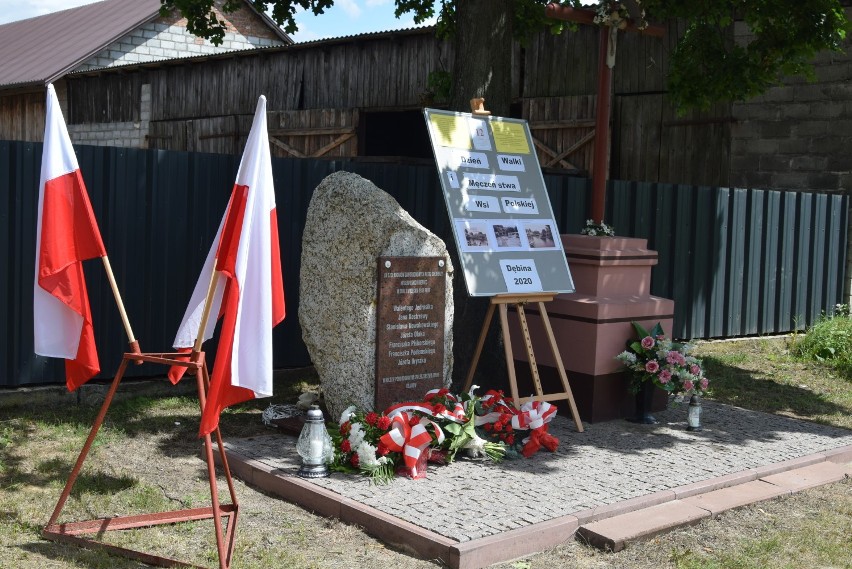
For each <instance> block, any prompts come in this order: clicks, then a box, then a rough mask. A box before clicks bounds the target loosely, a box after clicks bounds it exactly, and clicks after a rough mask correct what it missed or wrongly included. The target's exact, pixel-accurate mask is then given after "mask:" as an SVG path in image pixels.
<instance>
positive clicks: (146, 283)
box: [0, 141, 848, 386]
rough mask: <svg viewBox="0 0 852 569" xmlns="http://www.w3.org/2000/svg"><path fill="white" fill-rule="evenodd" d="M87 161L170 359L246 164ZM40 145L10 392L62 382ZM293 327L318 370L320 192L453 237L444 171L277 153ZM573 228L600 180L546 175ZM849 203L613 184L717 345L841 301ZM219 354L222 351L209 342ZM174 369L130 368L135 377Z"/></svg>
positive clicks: (105, 341)
mask: <svg viewBox="0 0 852 569" xmlns="http://www.w3.org/2000/svg"><path fill="white" fill-rule="evenodd" d="M76 150H77V155H78V159H79V162H80V167H81V170H82V172H83V177H84V179H85V181H86V184H87V187H88V190H89V195H90V197H91V200H92V206H93V208H94V210H95V215H96V216H97V219H98V221H99V224H100V228H101V233H102V235H103V238H104V242H105V244H106V246H107V251H108V252H109V256H110V260H111V263H112V266H113V269H114V271H115V275H116V279H117V281H118V285H119V288H120V290H121V291H122V295H123V297H124V301H125V305H126V307H127V312H128V314H129V315H130V320H131V324H132V325H133V326H134V332H135V335H136V336H137V338H139V340H140V342H141V344H142V348H143V349H145V350H147V351H160V350H168V349H169V347H170V345H171V342H172V340H173V338H174V334H175V331H176V330H177V327H178V324H179V323H180V320H181V318H182V317H183V311H184V309H185V307H186V302H187V300H188V298H189V295H190V293H191V291H192V288H193V287H194V286H195V282H196V279H197V278H198V275H199V272H200V269H201V265H202V264H203V262H204V258H205V256H206V254H207V252H208V250H209V248H210V245H211V243H212V240H213V236H214V235H215V233H216V230H217V228H218V224H219V222H220V220H221V218H222V215H223V213H224V210H225V206H226V204H227V200H228V196H229V195H230V191H231V186H232V184H233V180H234V178H235V175H236V171H237V168H238V165H239V157H238V156H229V155H213V154H195V153H186V152H175V151H163V150H139V149H125V148H103V147H87V146H80V147H78V148H77V149H76ZM40 165H41V144H34V143H23V142H4V141H0V195H2V198H0V255H2V259H3V265H2V266H3V268H4V273H5V275H4V276H5V278H2V279H0V386H18V385H30V384H44V383H60V382H62V380H63V378H64V368H63V364H62V362H61V361H60V360H54V359H49V358H43V357H40V356H36V355H34V354H33V352H32V334H33V331H32V328H33V325H32V286H33V274H34V261H35V219H36V209H37V205H38V204H37V201H38V194H37V192H38V180H39V169H40ZM272 167H273V177H274V179H275V190H276V203H277V210H278V227H279V238H280V240H281V257H282V268H283V270H284V287H285V297H286V302H287V318H286V319H285V321H284V323H283V324H282V325H281V326H279V327H277V328H276V329H275V333H274V342H275V343H274V351H275V352H274V353H275V356H274V363H275V365H276V366H278V367H294V366H302V365H307V364H309V363H310V361H309V356H308V353H307V350H306V349H305V346H304V344H303V343H302V339H301V338H302V334H301V329H300V327H299V324H298V304H299V267H300V262H301V253H302V232H303V229H304V224H305V218H306V214H307V209H308V204H309V203H310V199H311V196H312V194H313V190H314V188H315V187H316V186H317V185H318V184H319V183H320V182H321V181H322V179H323V178H325V177H326V176H327V175H328V174H330V173H332V172H334V171H337V170H347V171H352V172H355V173H357V174H359V175H361V176H363V177H365V178H367V179H369V180H371V181H373V182H374V183H375V184H376V185H377V186H379V187H380V188H382V189H384V190H385V191H387V192H388V193H390V194H391V195H392V196H394V197H395V198H396V199H397V201H399V202H400V204H401V205H402V207H403V208H405V209H406V210H407V211H408V212H409V213H410V214H411V215H412V217H414V218H415V219H416V220H417V221H418V222H420V223H421V224H422V225H424V226H425V227H427V228H428V229H430V230H431V231H433V232H434V233H435V234H437V235H438V236H440V237H442V238H443V239H445V240H448V241H450V240H451V234H452V232H451V228H450V224H449V220H448V216H447V212H446V208H445V207H444V200H443V198H442V196H441V190H440V185H439V183H438V178H437V172H436V169H435V167H434V165H433V164H431V163H418V164H399V163H387V162H372V161H359V160H335V161H327V160H308V159H305V160H299V159H273V165H272ZM544 179H545V183H546V185H547V188H548V192H549V195H550V199H551V203H552V205H553V209H554V212H555V216H556V219H557V223H558V224H559V226H560V228H561V230H562V232H563V233H577V232H579V230H580V229H581V228H582V227H583V225H584V224H585V220H586V217H587V211H588V205H589V203H590V199H591V184H590V181H589V180H587V179H584V178H576V177H571V176H564V175H559V174H554V173H550V172H548V173H546V174H545V175H544ZM847 207H848V198H847V197H846V196H842V195H829V194H811V193H795V192H780V191H768V190H751V189H748V190H747V189H726V188H709V187H696V186H689V185H670V184H652V183H642V182H623V181H613V182H611V183H610V184H609V191H608V195H607V209H606V220H607V221H608V222H611V223H612V224H613V225H614V226H615V227H616V230H617V232H618V234H619V235H624V236H630V237H642V238H645V239H648V245H649V247H650V248H652V249H655V250H656V251H658V252H659V263H658V265H657V266H656V267H655V268H654V269H653V271H652V287H651V292H652V293H653V294H655V295H657V296H662V297H666V298H672V299H674V300H675V321H674V327H673V331H672V333H673V334H674V335H675V336H676V337H679V338H714V337H725V336H744V335H753V334H772V333H782V332H788V331H790V330H793V329H795V328H801V327H802V326H804V325H807V324H809V323H810V322H812V321H813V320H814V319H815V318H817V317H819V315H820V314H821V313H823V312H830V311H831V310H832V309H833V307H834V304H836V303H837V302H840V301H841V298H842V293H843V282H844V278H845V262H844V261H845V254H846V240H847V225H848V219H847ZM86 276H87V279H88V284H89V295H90V300H91V303H92V315H93V318H94V326H95V331H96V337H97V341H98V352H99V354H100V357H101V369H102V370H103V373H102V375H101V377H102V378H107V377H110V376H111V375H112V373H113V372H114V370H115V369H116V367H117V365H118V362H119V360H120V357H121V354H122V352H123V351H124V350H125V349H126V343H125V342H126V341H125V336H124V332H123V330H122V326H121V322H120V320H119V317H118V313H117V311H116V309H115V303H114V301H113V299H112V295H111V292H110V289H109V286H108V284H107V282H106V278H105V276H104V272H103V269H102V267H101V265H100V263H99V262H98V261H94V260H93V261H88V262H87V263H86ZM205 349H207V350H208V352H210V354H211V356H213V355H214V353H215V341H213V342H211V343H209V344H207V345H205ZM162 371H163V370H162V369H159V368H154V367H149V366H147V365H146V366H139V367H137V366H131V368H130V369H129V373H130V374H133V375H135V376H148V375H156V374H161V373H162Z"/></svg>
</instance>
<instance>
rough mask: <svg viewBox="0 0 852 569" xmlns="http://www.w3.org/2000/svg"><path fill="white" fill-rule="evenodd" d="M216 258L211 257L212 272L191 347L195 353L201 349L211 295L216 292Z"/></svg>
mask: <svg viewBox="0 0 852 569" xmlns="http://www.w3.org/2000/svg"><path fill="white" fill-rule="evenodd" d="M218 260H219V259H218V258H214V259H213V274H212V275H210V284H209V285H207V296H206V297H205V298H204V310H203V311H202V312H201V325H200V326H199V327H198V334H196V336H195V345H194V346H193V347H192V352H193V353H194V354H197V353H198V352H200V351H201V345H202V344H203V343H204V330H205V329H206V328H207V321H208V320H209V319H210V308H211V307H212V306H213V295H214V294H216V285H217V284H218V283H219V271H217V270H216V262H217V261H218Z"/></svg>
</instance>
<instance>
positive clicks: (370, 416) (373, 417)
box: [364, 411, 379, 427]
mask: <svg viewBox="0 0 852 569" xmlns="http://www.w3.org/2000/svg"><path fill="white" fill-rule="evenodd" d="M378 420H379V416H378V415H377V414H376V413H374V412H372V411H370V412H369V413H367V415H366V416H365V417H364V421H366V422H367V424H368V425H370V426H371V427H375V426H376V422H378Z"/></svg>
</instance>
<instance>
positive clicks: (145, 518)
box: [41, 352, 239, 569]
mask: <svg viewBox="0 0 852 569" xmlns="http://www.w3.org/2000/svg"><path fill="white" fill-rule="evenodd" d="M186 358H187V354H140V353H125V354H124V358H123V359H122V361H121V365H120V366H119V368H118V373H117V374H116V376H115V379H114V380H113V382H112V385H111V386H110V389H109V391H108V392H107V395H106V398H105V399H104V402H103V405H101V410H100V412H99V413H98V416H97V418H95V422H94V423H93V424H92V429H91V431H90V432H89V437H88V438H87V439H86V442H85V444H84V445H83V449H82V450H81V451H80V456H79V457H78V458H77V463H76V464H75V465H74V469H73V470H72V471H71V474H70V475H69V476H68V481H67V482H66V483H65V489H64V490H63V491H62V495H61V496H60V497H59V501H58V502H57V504H56V508H55V509H54V510H53V515H52V516H50V520H49V521H48V522H47V525H46V526H45V528H44V529H43V530H42V532H41V535H42V537H44V538H45V539H48V540H50V541H57V542H63V543H72V544H75V545H78V546H80V547H85V548H88V549H99V550H104V551H107V552H109V553H114V554H116V555H120V556H122V557H127V558H129V559H135V560H138V561H142V562H143V563H147V564H149V565H154V566H157V567H197V568H200V569H204V568H203V567H202V566H200V565H193V564H191V563H187V562H185V561H178V560H176V559H169V558H166V557H159V556H157V555H152V554H149V553H144V552H141V551H135V550H132V549H127V548H124V547H118V546H115V545H110V544H106V543H101V542H97V541H94V540H92V539H90V538H87V537H82V536H85V535H88V534H98V535H101V534H103V533H105V532H107V531H111V530H121V529H132V528H142V527H153V526H158V525H163V524H175V523H180V522H188V521H196V520H206V519H210V518H212V519H213V525H214V526H215V529H216V547H217V550H218V553H219V569H229V568H230V566H231V555H232V554H233V551H234V537H235V535H236V528H237V518H238V514H239V504H238V503H237V496H236V493H235V492H234V481H233V478H232V477H231V470H230V468H229V467H228V458H227V454H226V453H225V448H224V445H223V443H222V434H221V432H220V431H219V429H218V428H216V430H215V431H214V433H215V434H216V443H217V444H218V446H219V456H220V457H221V463H222V468H223V470H224V473H225V479H226V480H227V482H228V490H229V492H230V495H231V503H230V504H220V503H219V492H218V487H217V483H216V464H215V462H214V459H213V443H212V439H211V436H210V435H206V436H205V437H204V450H205V459H206V462H207V473H208V476H209V479H210V497H211V505H210V506H208V507H204V508H193V509H186V510H174V511H170V512H160V513H154V514H142V515H135V516H121V517H112V518H100V519H95V520H88V521H82V522H71V523H62V524H57V523H56V521H57V520H58V519H59V515H60V513H61V512H62V509H63V508H64V507H65V502H66V501H67V500H68V497H69V496H70V495H71V489H72V488H73V487H74V483H75V482H76V480H77V476H78V475H79V474H80V469H81V468H82V466H83V462H85V460H86V456H87V455H88V454H89V450H90V449H91V447H92V443H93V442H94V440H95V437H96V436H97V434H98V430H99V429H100V427H101V425H102V424H103V421H104V417H105V416H106V413H107V410H108V409H109V406H110V404H111V403H112V399H113V396H115V392H116V391H117V390H118V385H119V383H121V378H122V376H123V375H124V371H125V369H127V365H128V363H130V362H134V363H141V362H151V363H158V364H162V365H166V366H182V367H186V368H187V371H189V372H190V373H194V374H195V376H196V381H197V384H198V399H199V404H200V406H201V410H202V412H203V411H204V406H205V405H206V403H207V401H206V399H207V388H208V387H209V384H210V377H209V375H208V373H207V364H206V363H205V361H204V352H194V353H193V354H192V355H191V356H190V359H189V361H186ZM223 521H225V522H226V525H225V527H224V532H223Z"/></svg>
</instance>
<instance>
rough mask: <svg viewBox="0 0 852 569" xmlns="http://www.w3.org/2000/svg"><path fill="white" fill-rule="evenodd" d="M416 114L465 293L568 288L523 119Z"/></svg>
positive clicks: (429, 112) (566, 271)
mask: <svg viewBox="0 0 852 569" xmlns="http://www.w3.org/2000/svg"><path fill="white" fill-rule="evenodd" d="M423 112H424V115H425V117H426V123H427V126H428V129H429V138H430V140H431V141H432V150H433V151H434V153H435V161H436V163H437V166H438V172H439V174H440V178H441V188H442V189H443V192H444V200H445V201H446V204H447V211H448V213H449V216H450V224H451V225H452V228H453V234H454V236H455V239H456V244H457V246H458V251H459V257H460V259H461V263H462V271H463V273H464V279H465V284H466V285H467V291H468V294H470V295H471V296H492V295H495V294H503V293H524V292H574V282H573V280H572V279H571V272H570V270H569V269H568V263H567V261H566V260H565V252H564V251H563V249H562V240H561V239H560V238H559V230H558V228H557V227H556V220H555V219H554V216H553V209H552V208H551V206H550V198H549V197H548V195H547V189H546V188H545V185H544V178H543V177H542V175H541V167H540V166H539V163H538V157H537V156H536V154H535V151H534V146H533V144H532V136H531V135H530V131H529V127H528V125H527V123H526V121H523V120H519V119H509V118H501V117H491V116H487V115H472V114H470V113H456V112H452V111H443V110H437V109H424V111H423Z"/></svg>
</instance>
